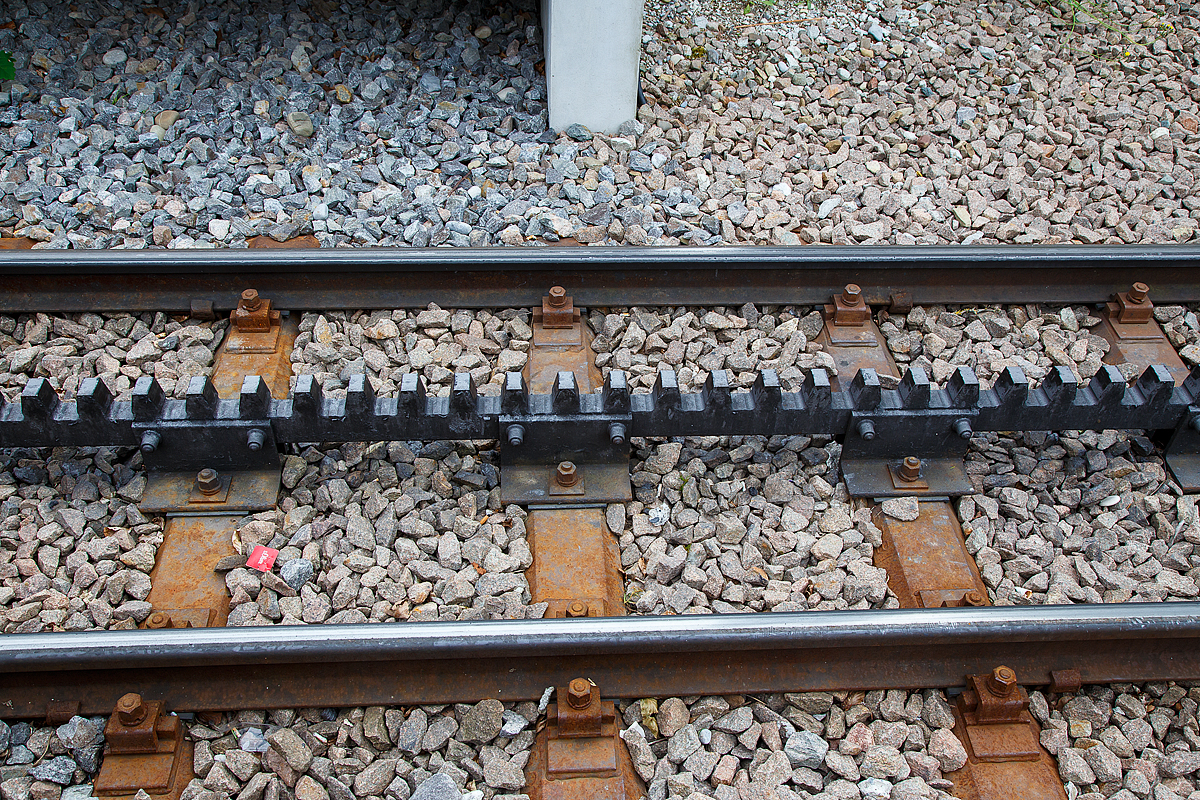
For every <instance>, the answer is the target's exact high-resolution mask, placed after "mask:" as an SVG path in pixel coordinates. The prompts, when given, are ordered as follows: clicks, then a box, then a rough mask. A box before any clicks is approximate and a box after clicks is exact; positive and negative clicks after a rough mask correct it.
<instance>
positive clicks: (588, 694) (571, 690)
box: [567, 678, 592, 710]
mask: <svg viewBox="0 0 1200 800" xmlns="http://www.w3.org/2000/svg"><path fill="white" fill-rule="evenodd" d="M591 704H592V682H591V681H589V680H588V679H587V678H576V679H575V680H573V681H571V683H570V685H569V686H567V705H569V706H570V707H571V708H574V709H577V710H582V709H585V708H587V707H588V706H590V705H591Z"/></svg>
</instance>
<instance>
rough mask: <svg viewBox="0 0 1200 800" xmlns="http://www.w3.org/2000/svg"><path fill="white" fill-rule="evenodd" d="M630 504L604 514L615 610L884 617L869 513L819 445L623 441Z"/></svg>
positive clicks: (820, 441)
mask: <svg viewBox="0 0 1200 800" xmlns="http://www.w3.org/2000/svg"><path fill="white" fill-rule="evenodd" d="M633 444H634V445H635V447H634V458H633V466H632V482H633V485H634V487H635V488H634V493H635V498H636V499H635V500H634V502H632V503H630V504H629V505H628V506H627V507H625V508H624V509H623V508H622V507H621V506H619V505H617V506H609V508H608V513H607V518H608V525H609V528H610V530H613V531H614V532H618V535H619V544H620V547H621V563H622V567H623V569H624V572H625V586H626V602H627V604H628V605H629V607H630V609H631V611H633V612H636V613H643V614H706V613H737V612H748V611H802V610H806V609H814V610H829V609H846V608H854V609H865V608H883V607H895V606H896V605H897V601H896V598H895V597H894V596H893V595H892V594H891V592H890V590H889V589H888V586H887V574H886V572H885V571H884V570H882V569H879V568H877V567H875V566H874V565H873V564H872V558H873V556H874V548H875V547H877V546H878V545H879V544H880V543H881V538H880V532H879V529H878V528H876V527H875V526H874V525H873V524H872V522H871V517H870V510H869V509H868V508H865V507H862V506H861V504H852V503H851V502H850V500H849V498H848V496H847V494H846V489H845V486H844V485H843V484H842V483H841V482H840V480H839V477H838V472H837V469H838V467H837V464H838V457H839V455H840V453H841V448H840V446H839V445H838V444H837V443H835V442H831V441H829V437H808V436H792V437H778V436H777V437H772V438H770V439H766V438H764V437H761V436H748V437H725V438H718V437H715V436H713V437H704V438H694V439H684V440H682V441H677V442H663V443H659V444H651V443H649V442H641V441H639V440H636V439H635V440H634V442H633Z"/></svg>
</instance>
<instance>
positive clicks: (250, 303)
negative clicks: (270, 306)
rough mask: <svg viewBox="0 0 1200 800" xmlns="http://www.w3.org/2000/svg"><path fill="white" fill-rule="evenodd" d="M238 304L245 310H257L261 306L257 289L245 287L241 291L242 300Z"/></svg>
mask: <svg viewBox="0 0 1200 800" xmlns="http://www.w3.org/2000/svg"><path fill="white" fill-rule="evenodd" d="M238 305H239V306H240V307H241V308H242V309H243V310H245V311H258V309H259V308H260V307H262V299H261V298H260V297H259V296H258V290H257V289H247V290H246V291H244V292H242V300H241V302H240V303H238Z"/></svg>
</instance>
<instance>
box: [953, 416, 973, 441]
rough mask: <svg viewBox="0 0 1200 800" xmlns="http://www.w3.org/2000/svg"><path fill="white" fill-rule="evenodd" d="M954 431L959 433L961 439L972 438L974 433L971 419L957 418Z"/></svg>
mask: <svg viewBox="0 0 1200 800" xmlns="http://www.w3.org/2000/svg"><path fill="white" fill-rule="evenodd" d="M954 432H955V433H957V434H958V438H960V439H970V438H971V433H972V430H971V420H969V419H967V418H966V417H963V418H962V419H958V420H955V421H954Z"/></svg>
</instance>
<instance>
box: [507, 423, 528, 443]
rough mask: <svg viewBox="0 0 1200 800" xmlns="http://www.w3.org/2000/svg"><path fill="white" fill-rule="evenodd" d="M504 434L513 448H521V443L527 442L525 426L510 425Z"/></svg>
mask: <svg viewBox="0 0 1200 800" xmlns="http://www.w3.org/2000/svg"><path fill="white" fill-rule="evenodd" d="M504 434H505V438H507V439H508V443H509V444H510V445H512V446H513V447H520V446H521V443H522V442H524V441H525V426H524V425H509V426H508V429H507V430H506V431H505V432H504Z"/></svg>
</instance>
